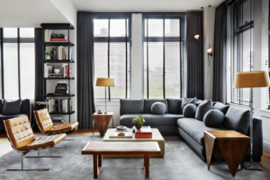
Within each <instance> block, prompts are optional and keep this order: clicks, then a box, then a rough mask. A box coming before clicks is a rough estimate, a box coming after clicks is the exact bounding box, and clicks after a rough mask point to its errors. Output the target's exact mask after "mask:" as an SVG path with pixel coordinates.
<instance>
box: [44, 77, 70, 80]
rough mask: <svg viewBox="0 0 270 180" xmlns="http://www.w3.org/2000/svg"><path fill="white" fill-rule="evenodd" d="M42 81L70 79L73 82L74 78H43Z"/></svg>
mask: <svg viewBox="0 0 270 180" xmlns="http://www.w3.org/2000/svg"><path fill="white" fill-rule="evenodd" d="M43 79H47V80H57V79H70V80H73V79H75V78H74V77H71V78H43Z"/></svg>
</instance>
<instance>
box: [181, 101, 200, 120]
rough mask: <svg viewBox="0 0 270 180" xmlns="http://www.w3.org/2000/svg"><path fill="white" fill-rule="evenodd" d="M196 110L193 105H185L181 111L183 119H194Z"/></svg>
mask: <svg viewBox="0 0 270 180" xmlns="http://www.w3.org/2000/svg"><path fill="white" fill-rule="evenodd" d="M196 109H197V107H196V105H195V104H187V105H186V106H185V107H184V110H183V115H184V117H190V118H194V117H195V114H196Z"/></svg>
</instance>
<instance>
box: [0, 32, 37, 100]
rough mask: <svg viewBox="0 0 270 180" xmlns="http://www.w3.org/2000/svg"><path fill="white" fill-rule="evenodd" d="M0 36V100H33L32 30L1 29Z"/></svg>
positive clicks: (33, 60) (33, 52)
mask: <svg viewBox="0 0 270 180" xmlns="http://www.w3.org/2000/svg"><path fill="white" fill-rule="evenodd" d="M0 34H1V35H0V36H1V46H0V48H1V52H2V53H0V54H1V61H2V64H1V75H2V77H3V78H2V80H1V81H2V82H1V88H0V89H1V95H2V97H1V98H5V99H18V98H22V99H24V98H29V99H34V90H35V42H34V36H35V34H34V28H3V29H1V31H0Z"/></svg>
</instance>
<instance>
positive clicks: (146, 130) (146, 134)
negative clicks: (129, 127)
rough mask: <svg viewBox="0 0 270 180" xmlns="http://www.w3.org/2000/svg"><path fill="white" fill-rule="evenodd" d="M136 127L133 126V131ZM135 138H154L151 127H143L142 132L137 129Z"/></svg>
mask: <svg viewBox="0 0 270 180" xmlns="http://www.w3.org/2000/svg"><path fill="white" fill-rule="evenodd" d="M134 128H135V127H134V126H133V129H134ZM135 138H152V129H151V127H150V126H142V127H141V129H140V130H137V129H136V128H135Z"/></svg>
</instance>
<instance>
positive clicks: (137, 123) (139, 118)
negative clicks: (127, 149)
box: [131, 115, 145, 130]
mask: <svg viewBox="0 0 270 180" xmlns="http://www.w3.org/2000/svg"><path fill="white" fill-rule="evenodd" d="M131 121H132V122H133V123H134V125H135V127H136V129H137V130H140V129H141V128H142V125H143V123H144V122H145V120H144V119H143V117H142V115H137V116H134V117H133V119H132V120H131Z"/></svg>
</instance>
